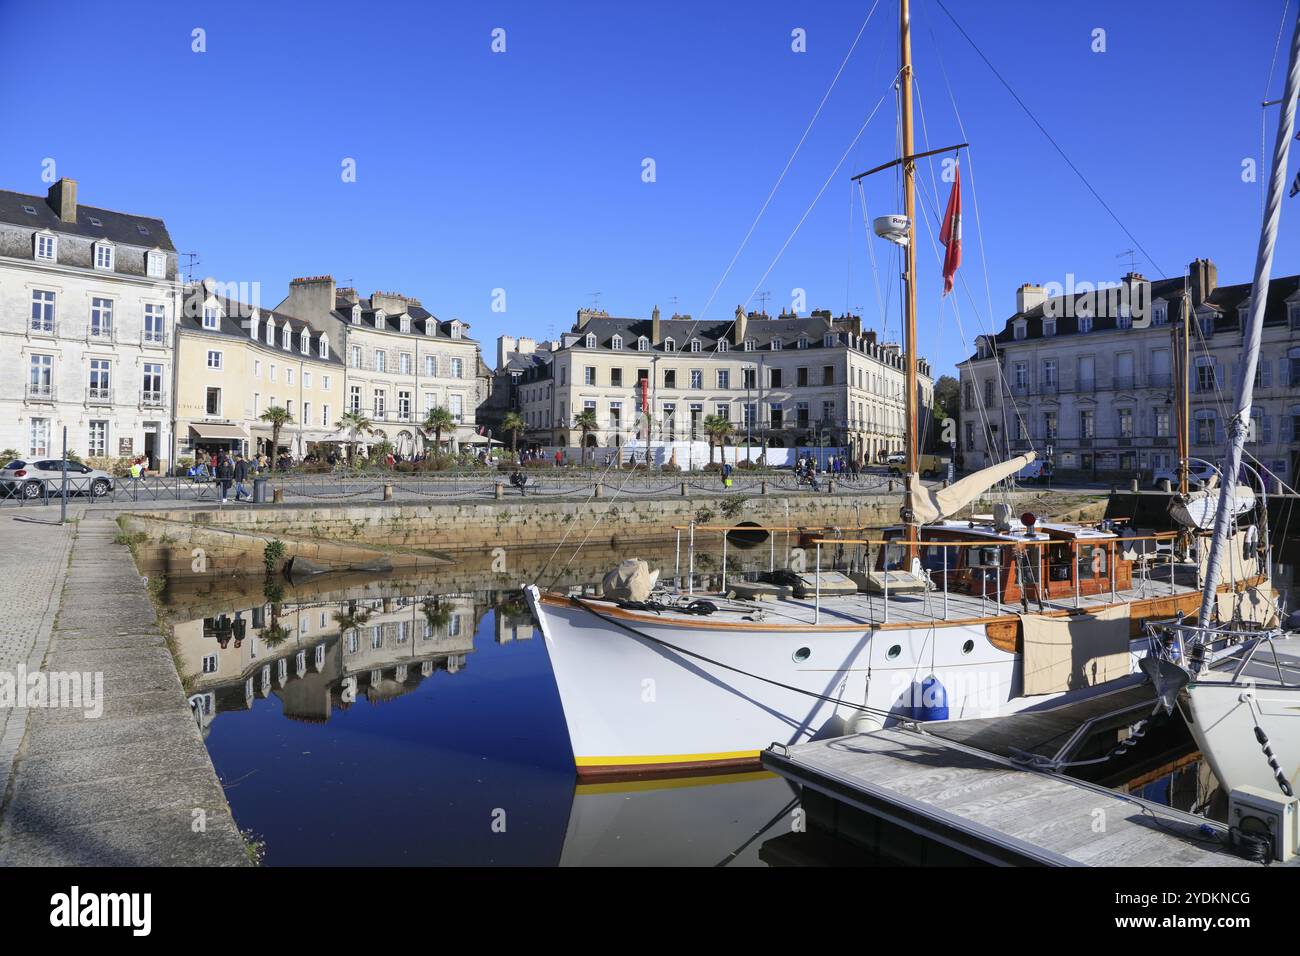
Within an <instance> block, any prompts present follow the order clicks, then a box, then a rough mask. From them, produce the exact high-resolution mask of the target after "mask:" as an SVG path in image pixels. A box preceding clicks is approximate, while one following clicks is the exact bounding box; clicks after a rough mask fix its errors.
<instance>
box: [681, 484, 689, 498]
mask: <svg viewBox="0 0 1300 956" xmlns="http://www.w3.org/2000/svg"><path fill="white" fill-rule="evenodd" d="M689 494H690V492H688V491H687V490H686V482H684V481H683V482H682V497H683V498H685V497H687V496H688V495H689Z"/></svg>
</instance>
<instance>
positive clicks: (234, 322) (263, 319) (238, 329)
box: [176, 290, 343, 367]
mask: <svg viewBox="0 0 1300 956" xmlns="http://www.w3.org/2000/svg"><path fill="white" fill-rule="evenodd" d="M197 295H199V292H198V291H197V290H191V291H189V292H187V293H186V297H185V300H186V303H187V306H188V304H189V303H190V302H191V301H192V300H193V298H194V297H195V296H197ZM212 298H215V299H216V300H217V302H218V303H219V304H220V305H221V318H220V319H219V320H218V322H217V328H216V329H205V328H204V327H203V312H202V309H201V308H198V309H191V308H188V307H187V308H185V309H183V310H182V314H181V315H180V316H178V317H177V319H176V325H177V329H178V331H182V332H199V333H202V334H204V335H222V336H230V337H235V338H239V339H240V340H242V341H243V342H245V343H247V344H249V345H254V346H260V347H261V349H262V351H264V352H267V353H268V354H271V355H279V356H281V357H282V358H292V357H295V356H296V357H298V358H310V359H312V360H313V361H316V362H324V363H325V364H327V365H337V366H340V367H342V365H343V356H342V353H341V351H340V350H339V349H338V348H337V345H338V343H337V342H336V341H331V342H330V348H329V357H328V358H321V357H320V335H321V333H319V332H316V331H315V330H314V329H313V328H311V326H309V325H308V324H307V323H306V322H304V321H303V320H302V319H299V318H297V317H296V316H291V315H286V314H285V313H284V312H277V311H275V310H274V309H264V308H262V307H261V306H252V305H248V304H247V303H244V302H238V301H236V300H234V299H228V298H226V297H224V296H213V297H212ZM254 309H256V311H257V316H258V320H259V321H258V337H257V338H256V339H253V338H251V337H250V336H249V334H248V329H246V328H244V326H243V322H244V320H245V319H246V318H249V317H251V316H252V314H253V310H254ZM191 312H194V313H197V314H190V313H191ZM270 318H274V319H275V345H267V344H266V323H267V320H268V319H270ZM285 322H288V323H289V324H290V328H291V329H292V331H291V332H290V335H289V345H290V347H289V348H288V349H285V348H283V347H281V345H280V341H281V340H280V335H281V332H280V330H281V329H282V328H284V323H285ZM304 335H306V336H308V348H309V350H310V351H309V352H308V353H307V354H304V353H303V351H302V339H303V336H304Z"/></svg>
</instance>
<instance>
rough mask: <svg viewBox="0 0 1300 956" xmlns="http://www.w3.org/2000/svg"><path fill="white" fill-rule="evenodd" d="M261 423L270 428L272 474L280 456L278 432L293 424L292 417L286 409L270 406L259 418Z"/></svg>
mask: <svg viewBox="0 0 1300 956" xmlns="http://www.w3.org/2000/svg"><path fill="white" fill-rule="evenodd" d="M259 417H260V418H261V420H262V421H264V422H266V423H267V424H268V425H270V426H271V471H272V472H274V471H275V470H276V468H277V467H278V466H279V461H278V458H279V455H280V431H281V430H282V429H283V428H284V426H285V425H292V424H293V415H292V414H290V413H289V410H288V409H287V408H282V407H281V406H279V405H272V406H271V407H269V408H268V409H267V410H266V411H264V412H262V414H261V415H260V416H259Z"/></svg>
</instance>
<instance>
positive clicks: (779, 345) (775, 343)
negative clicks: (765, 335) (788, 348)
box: [771, 339, 785, 352]
mask: <svg viewBox="0 0 1300 956" xmlns="http://www.w3.org/2000/svg"><path fill="white" fill-rule="evenodd" d="M771 348H772V351H773V352H779V351H781V349H783V348H785V343H784V342H782V341H781V340H780V339H773V340H772V346H771Z"/></svg>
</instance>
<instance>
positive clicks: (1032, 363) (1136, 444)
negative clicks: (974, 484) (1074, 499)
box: [958, 259, 1300, 484]
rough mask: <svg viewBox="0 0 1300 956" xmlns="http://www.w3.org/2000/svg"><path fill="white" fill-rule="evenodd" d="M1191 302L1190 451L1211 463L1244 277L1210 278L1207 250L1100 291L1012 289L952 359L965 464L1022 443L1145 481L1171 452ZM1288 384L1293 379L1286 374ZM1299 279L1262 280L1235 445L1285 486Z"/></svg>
mask: <svg viewBox="0 0 1300 956" xmlns="http://www.w3.org/2000/svg"><path fill="white" fill-rule="evenodd" d="M1185 288H1186V290H1187V293H1188V295H1189V296H1190V301H1191V309H1192V312H1191V336H1190V339H1191V341H1190V361H1189V363H1188V370H1187V387H1188V389H1189V393H1188V395H1189V399H1190V406H1191V408H1190V413H1191V414H1190V428H1189V432H1190V436H1191V445H1190V448H1191V455H1192V457H1194V458H1201V459H1205V460H1208V461H1210V462H1212V463H1214V464H1216V465H1217V464H1218V462H1219V460H1220V459H1221V457H1222V456H1223V454H1224V453H1225V451H1226V444H1225V422H1226V420H1227V417H1228V416H1230V415H1231V409H1232V407H1233V404H1234V400H1235V395H1236V377H1237V374H1238V371H1239V368H1240V363H1239V360H1240V353H1241V348H1242V333H1243V330H1244V328H1245V321H1246V315H1247V310H1248V308H1249V305H1250V291H1251V286H1250V283H1243V284H1237V285H1229V286H1221V285H1219V284H1218V270H1217V268H1216V267H1215V265H1214V263H1213V262H1212V261H1211V260H1209V259H1197V260H1196V261H1195V262H1193V263H1191V265H1190V266H1189V267H1188V276H1187V278H1186V279H1184V278H1182V277H1178V278H1173V279H1154V280H1148V279H1145V278H1144V277H1143V276H1141V275H1139V274H1137V273H1130V274H1128V275H1127V276H1125V277H1124V278H1123V279H1122V280H1121V281H1120V282H1119V283H1113V284H1111V286H1109V287H1107V288H1105V289H1103V290H1100V291H1098V290H1093V289H1090V288H1089V289H1082V287H1080V288H1078V289H1073V290H1068V291H1063V292H1062V294H1060V295H1051V296H1049V295H1048V290H1046V289H1044V288H1043V287H1041V286H1035V285H1023V286H1021V287H1020V289H1018V290H1017V292H1016V311H1015V313H1014V314H1013V315H1012V316H1011V317H1010V318H1009V319H1007V322H1006V324H1005V326H1004V327H1003V329H1002V330H1001V331H1000V332H998V333H997V334H996V335H989V336H981V337H979V339H978V340H977V342H976V352H975V354H974V355H972V356H971V357H969V358H968V359H966V360H965V361H963V362H962V363H961V364H960V365H959V366H958V368H959V371H960V376H961V395H962V403H961V404H962V413H961V435H960V442H961V446H960V447H961V450H960V455H961V457H962V458H963V464H964V466H965V467H966V468H968V469H970V468H977V467H981V466H982V465H984V464H985V463H987V462H991V461H996V460H1002V459H1004V458H1006V457H1009V456H1011V455H1013V454H1016V453H1018V452H1020V451H1022V450H1025V449H1028V448H1031V447H1032V448H1035V449H1036V450H1038V452H1039V453H1040V454H1048V455H1049V456H1050V457H1051V458H1052V460H1053V463H1054V466H1055V469H1056V471H1057V472H1058V473H1067V474H1073V475H1076V476H1079V477H1085V478H1100V479H1124V480H1127V479H1128V478H1131V477H1139V478H1140V479H1143V480H1150V478H1151V477H1152V475H1153V474H1154V473H1155V472H1156V471H1160V470H1168V469H1174V468H1176V467H1177V457H1178V439H1177V435H1178V409H1177V402H1178V389H1177V387H1176V384H1177V382H1176V376H1177V368H1178V364H1179V361H1180V356H1181V353H1182V345H1181V342H1180V340H1179V338H1178V335H1179V332H1180V330H1181V328H1182V319H1181V311H1180V308H1181V302H1182V298H1183V294H1184V289H1185ZM1293 383H1294V384H1293ZM1297 386H1300V276H1294V275H1292V276H1283V277H1278V278H1274V279H1273V280H1272V282H1271V283H1270V287H1269V302H1268V305H1267V310H1266V313H1265V323H1264V334H1263V344H1262V348H1261V352H1260V364H1259V368H1258V371H1257V373H1256V379H1255V405H1254V414H1253V417H1254V423H1253V427H1252V429H1251V432H1250V435H1249V438H1248V443H1247V445H1246V451H1247V453H1248V454H1249V455H1250V456H1253V457H1254V458H1255V459H1257V460H1258V461H1259V462H1260V463H1261V464H1262V465H1263V466H1264V467H1265V468H1266V469H1267V470H1269V471H1270V472H1272V473H1273V474H1275V475H1276V476H1277V477H1279V478H1281V479H1283V480H1284V481H1286V482H1287V483H1289V484H1294V482H1295V475H1296V470H1297V467H1300V460H1298V459H1297V453H1296V450H1295V442H1296V436H1297V435H1298V434H1300V394H1298V393H1297Z"/></svg>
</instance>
